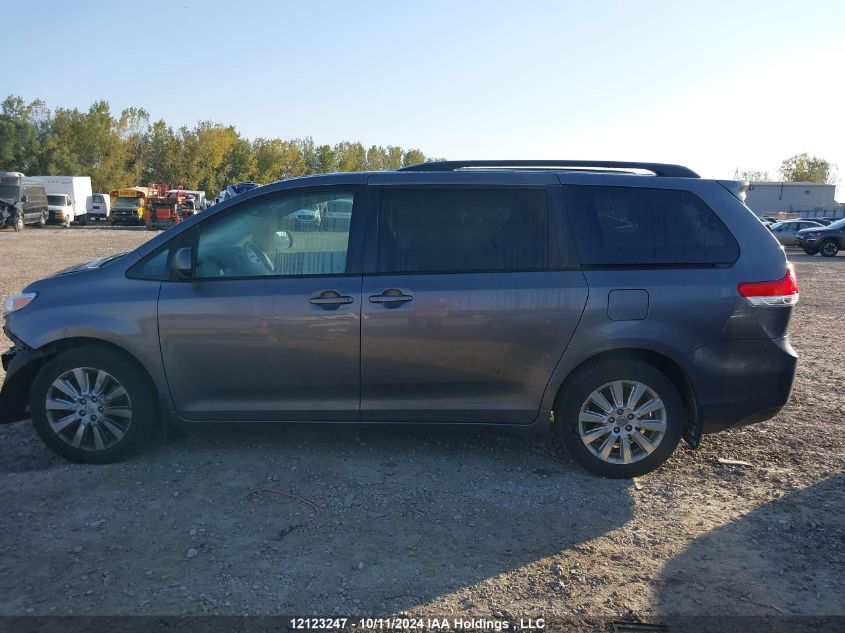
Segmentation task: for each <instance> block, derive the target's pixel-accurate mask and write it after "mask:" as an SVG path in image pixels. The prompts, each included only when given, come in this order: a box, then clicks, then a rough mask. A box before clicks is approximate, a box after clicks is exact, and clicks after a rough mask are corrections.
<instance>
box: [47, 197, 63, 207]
mask: <svg viewBox="0 0 845 633" xmlns="http://www.w3.org/2000/svg"><path fill="white" fill-rule="evenodd" d="M47 204H52V205H53V206H58V207H61V206H64V205H66V204H67V198H65V197H64V196H55V195H53V196H47Z"/></svg>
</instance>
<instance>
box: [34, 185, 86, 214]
mask: <svg viewBox="0 0 845 633" xmlns="http://www.w3.org/2000/svg"><path fill="white" fill-rule="evenodd" d="M32 178H33V179H35V180H38V181H39V182H41V183H43V184H44V189H45V190H46V191H47V195H48V196H50V195H65V196H67V198H68V202H69V203H70V207H69V208H65V209H62V210H61V211H60V213H62V215H63V217H62V218H58V217H57V218H53V217H52V215H53V214H52V213H51V218H50V219H51V220H55V221H59V222H61V223H63V224H70V223H71V222H73V221H77V222H79V223H81V224H85V223H86V221H87V220H88V215H87V213H88V210H89V209H90V207H91V195H92V192H91V178H90V176H33V177H32ZM57 211H58V209H57ZM68 215H70V216H71V217H67V216H68Z"/></svg>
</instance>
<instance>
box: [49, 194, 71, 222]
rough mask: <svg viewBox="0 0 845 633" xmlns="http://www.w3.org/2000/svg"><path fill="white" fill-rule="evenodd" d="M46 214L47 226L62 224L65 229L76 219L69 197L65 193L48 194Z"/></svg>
mask: <svg viewBox="0 0 845 633" xmlns="http://www.w3.org/2000/svg"><path fill="white" fill-rule="evenodd" d="M47 214H48V217H47V223H48V224H62V225H64V226H65V228H67V227H69V226H70V223H71V222H73V220H74V218H75V217H76V214H75V212H74V209H73V202H72V201H71V199H70V196H69V195H67V194H66V193H48V194H47Z"/></svg>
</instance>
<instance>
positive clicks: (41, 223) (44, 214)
mask: <svg viewBox="0 0 845 633" xmlns="http://www.w3.org/2000/svg"><path fill="white" fill-rule="evenodd" d="M45 226H47V212H46V211H42V212H41V217H40V218H39V219H38V228H40V229H43V228H44V227H45Z"/></svg>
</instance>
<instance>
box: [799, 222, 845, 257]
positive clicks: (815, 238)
mask: <svg viewBox="0 0 845 633" xmlns="http://www.w3.org/2000/svg"><path fill="white" fill-rule="evenodd" d="M796 244H797V245H798V246H800V247H801V248H803V249H804V252H805V253H807V255H815V254H816V253H821V254H822V255H823V256H824V257H835V256H836V255H837V253H839V251H840V250H842V249H843V248H845V218H841V219H839V220H837V221H836V222H832V223H831V224H829V225H828V226H821V227H812V228H808V229H803V230H802V231H799V232H798V235H797V238H796Z"/></svg>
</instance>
